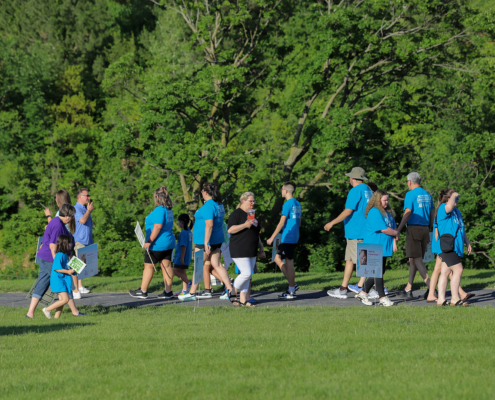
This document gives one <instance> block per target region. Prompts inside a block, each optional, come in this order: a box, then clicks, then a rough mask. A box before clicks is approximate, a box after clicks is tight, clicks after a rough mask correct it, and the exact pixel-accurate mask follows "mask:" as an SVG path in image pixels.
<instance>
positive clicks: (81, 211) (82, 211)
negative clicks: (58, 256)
mask: <svg viewBox="0 0 495 400" xmlns="http://www.w3.org/2000/svg"><path fill="white" fill-rule="evenodd" d="M90 198H91V196H90V195H89V191H88V189H85V188H83V189H79V190H78V192H77V197H76V200H77V203H76V204H75V205H74V208H75V209H76V215H75V219H76V233H74V242H75V245H74V250H75V252H76V255H77V256H78V250H79V249H82V248H83V247H86V246H89V245H90V244H93V243H94V241H93V219H92V218H91V213H92V212H93V208H94V207H93V202H90ZM74 285H75V287H76V289H75V290H74V298H75V299H80V298H81V293H82V294H87V293H89V289H87V288H85V287H84V286H83V285H82V280H79V279H76V278H75V276H74Z"/></svg>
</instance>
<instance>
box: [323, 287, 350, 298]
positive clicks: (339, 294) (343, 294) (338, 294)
mask: <svg viewBox="0 0 495 400" xmlns="http://www.w3.org/2000/svg"><path fill="white" fill-rule="evenodd" d="M327 294H328V295H329V296H330V297H333V298H334V299H347V290H340V288H339V287H338V288H337V289H334V290H329V291H327Z"/></svg>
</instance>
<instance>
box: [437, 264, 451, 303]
mask: <svg viewBox="0 0 495 400" xmlns="http://www.w3.org/2000/svg"><path fill="white" fill-rule="evenodd" d="M450 272H451V271H450V268H449V267H447V264H445V263H444V262H442V272H441V274H440V278H439V279H438V299H437V304H438V305H439V306H441V305H442V304H443V303H444V301H445V292H446V291H447V280H448V276H449V274H450Z"/></svg>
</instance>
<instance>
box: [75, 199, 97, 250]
mask: <svg viewBox="0 0 495 400" xmlns="http://www.w3.org/2000/svg"><path fill="white" fill-rule="evenodd" d="M74 208H75V209H76V215H75V219H76V232H75V233H74V242H76V243H81V244H83V245H85V246H89V245H90V244H93V243H94V241H93V218H91V214H90V215H89V218H88V220H87V221H86V223H84V224H81V223H80V222H79V220H80V219H81V218H82V217H83V216H84V214H86V211H88V210H87V208H86V206H83V205H82V204H81V203H76V204H75V205H74Z"/></svg>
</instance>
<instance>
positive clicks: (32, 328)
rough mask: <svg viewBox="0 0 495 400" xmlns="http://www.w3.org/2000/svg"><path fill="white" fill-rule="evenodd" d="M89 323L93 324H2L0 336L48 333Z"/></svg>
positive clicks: (84, 324) (85, 324) (84, 323)
mask: <svg viewBox="0 0 495 400" xmlns="http://www.w3.org/2000/svg"><path fill="white" fill-rule="evenodd" d="M26 320H27V318H26ZM91 325H94V323H92V322H82V323H75V324H67V323H65V324H64V323H55V324H49V325H25V326H2V327H0V336H10V335H25V334H27V333H50V332H56V331H64V330H67V329H73V328H82V327H84V326H91Z"/></svg>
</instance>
